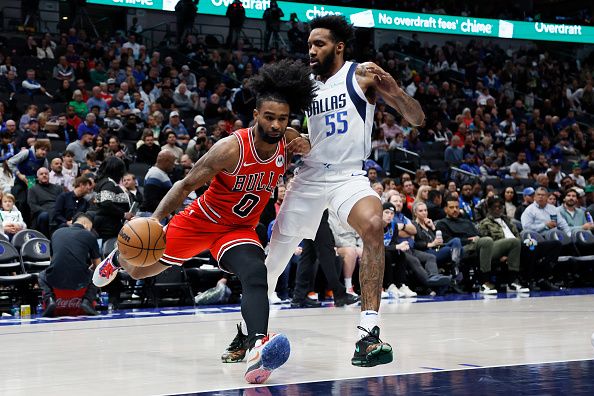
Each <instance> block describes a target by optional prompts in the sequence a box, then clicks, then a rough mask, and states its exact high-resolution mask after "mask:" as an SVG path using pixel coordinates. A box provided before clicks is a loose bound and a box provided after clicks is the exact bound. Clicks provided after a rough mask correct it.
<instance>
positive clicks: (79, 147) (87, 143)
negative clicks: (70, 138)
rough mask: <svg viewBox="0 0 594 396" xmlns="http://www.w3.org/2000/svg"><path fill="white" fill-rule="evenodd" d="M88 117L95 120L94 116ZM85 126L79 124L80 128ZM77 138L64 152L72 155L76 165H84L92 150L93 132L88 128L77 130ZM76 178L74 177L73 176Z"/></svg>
mask: <svg viewBox="0 0 594 396" xmlns="http://www.w3.org/2000/svg"><path fill="white" fill-rule="evenodd" d="M89 116H91V117H92V118H95V115H93V114H92V113H89ZM84 125H85V124H80V126H81V127H82V126H84ZM78 136H79V138H78V140H76V141H74V142H72V143H70V144H69V145H68V146H67V147H66V150H67V151H70V152H71V153H73V154H74V159H75V160H76V162H78V163H84V162H85V161H86V158H87V153H88V152H89V151H91V150H92V147H91V146H92V144H93V136H94V135H93V132H92V130H91V129H90V128H83V129H80V128H79V135H78ZM75 176H76V175H75Z"/></svg>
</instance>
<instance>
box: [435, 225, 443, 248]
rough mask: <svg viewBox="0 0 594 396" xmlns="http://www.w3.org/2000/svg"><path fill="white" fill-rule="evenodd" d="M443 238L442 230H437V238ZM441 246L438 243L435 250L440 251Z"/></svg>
mask: <svg viewBox="0 0 594 396" xmlns="http://www.w3.org/2000/svg"><path fill="white" fill-rule="evenodd" d="M442 238H443V237H442V234H441V230H437V231H435V239H442ZM439 248H440V245H437V246H436V247H435V251H436V252H438V251H439Z"/></svg>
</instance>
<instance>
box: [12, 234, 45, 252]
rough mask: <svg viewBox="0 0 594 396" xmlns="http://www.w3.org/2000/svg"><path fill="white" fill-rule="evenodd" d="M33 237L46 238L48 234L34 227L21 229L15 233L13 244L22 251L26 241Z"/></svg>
mask: <svg viewBox="0 0 594 396" xmlns="http://www.w3.org/2000/svg"><path fill="white" fill-rule="evenodd" d="M33 238H43V239H46V236H45V235H43V233H41V232H39V231H37V230H33V229H28V230H21V231H19V232H17V233H16V234H14V237H13V238H12V245H13V246H14V247H15V248H16V249H17V251H19V252H20V251H21V248H22V247H23V245H24V244H25V242H27V241H28V240H29V239H33Z"/></svg>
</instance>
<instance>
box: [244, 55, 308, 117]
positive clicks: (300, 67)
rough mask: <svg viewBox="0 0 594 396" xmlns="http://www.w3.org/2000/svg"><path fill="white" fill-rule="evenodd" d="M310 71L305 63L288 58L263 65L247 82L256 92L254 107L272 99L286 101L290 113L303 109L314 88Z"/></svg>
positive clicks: (258, 106) (299, 111) (306, 106)
mask: <svg viewBox="0 0 594 396" xmlns="http://www.w3.org/2000/svg"><path fill="white" fill-rule="evenodd" d="M310 73H311V70H310V69H309V67H307V66H306V65H304V64H302V63H300V62H294V61H291V60H288V59H284V60H282V61H280V62H277V63H272V64H268V65H265V66H263V67H262V68H261V69H260V70H259V71H258V74H257V75H255V76H254V77H252V78H250V80H249V82H248V86H249V87H250V88H251V89H252V91H253V92H254V93H255V94H256V108H258V109H259V108H260V106H261V105H262V103H263V102H265V101H269V100H272V101H275V102H281V103H287V104H288V105H289V108H290V110H291V112H292V113H301V112H303V111H305V110H306V109H307V108H308V107H309V104H310V103H311V101H312V100H313V98H314V96H315V90H316V88H315V85H314V82H313V80H312V79H311V78H310Z"/></svg>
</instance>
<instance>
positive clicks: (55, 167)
mask: <svg viewBox="0 0 594 396" xmlns="http://www.w3.org/2000/svg"><path fill="white" fill-rule="evenodd" d="M50 169H51V171H50V174H49V182H50V183H51V184H54V185H56V186H60V187H62V188H63V189H64V191H68V189H67V188H66V178H65V177H64V174H63V173H62V158H60V157H56V158H54V159H52V162H50ZM71 181H72V180H69V182H71Z"/></svg>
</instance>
